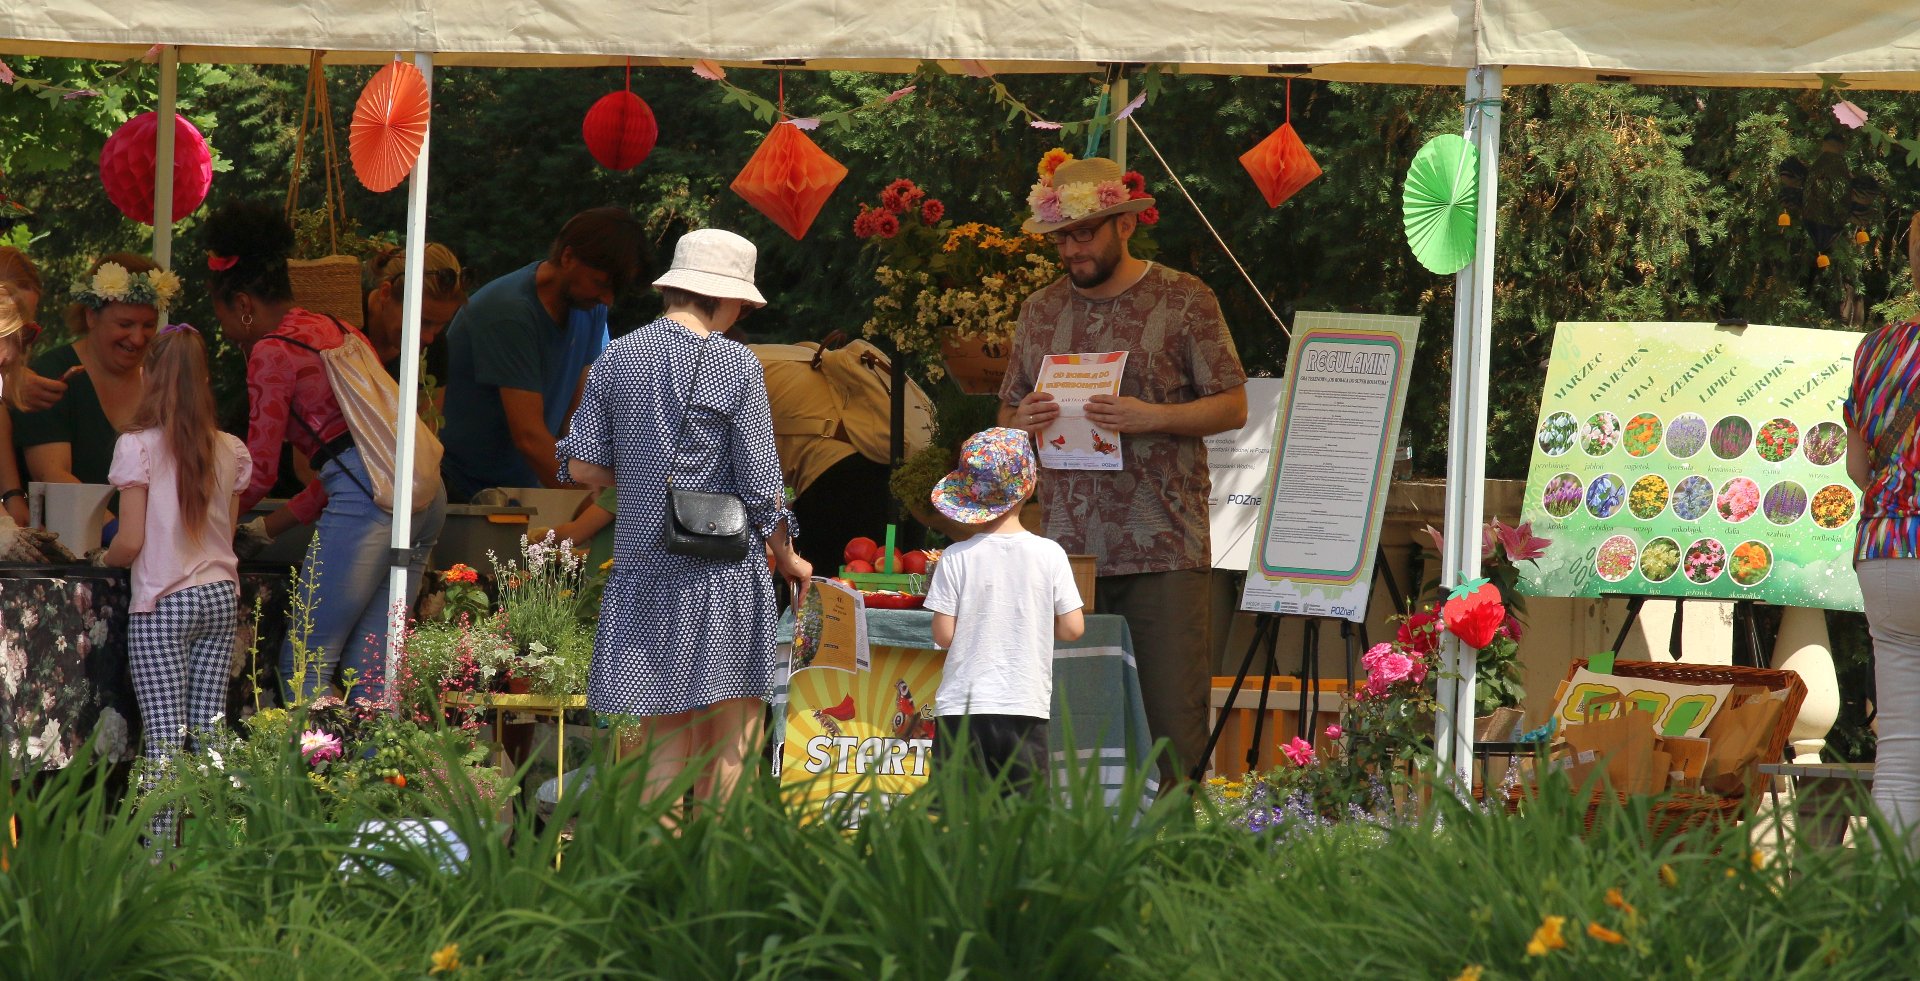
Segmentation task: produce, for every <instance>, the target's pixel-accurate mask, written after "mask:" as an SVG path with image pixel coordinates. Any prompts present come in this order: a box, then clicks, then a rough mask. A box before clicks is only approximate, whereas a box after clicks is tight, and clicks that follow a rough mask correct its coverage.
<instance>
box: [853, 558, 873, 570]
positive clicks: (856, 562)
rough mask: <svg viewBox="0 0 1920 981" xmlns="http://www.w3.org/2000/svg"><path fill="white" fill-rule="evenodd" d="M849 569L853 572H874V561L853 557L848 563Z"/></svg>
mask: <svg viewBox="0 0 1920 981" xmlns="http://www.w3.org/2000/svg"><path fill="white" fill-rule="evenodd" d="M847 571H848V572H851V573H861V572H872V571H873V563H871V562H868V561H865V560H864V559H853V560H851V561H849V562H848V563H847Z"/></svg>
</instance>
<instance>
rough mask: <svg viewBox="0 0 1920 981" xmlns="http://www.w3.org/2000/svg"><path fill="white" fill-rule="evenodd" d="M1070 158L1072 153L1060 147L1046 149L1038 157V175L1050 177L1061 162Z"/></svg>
mask: <svg viewBox="0 0 1920 981" xmlns="http://www.w3.org/2000/svg"><path fill="white" fill-rule="evenodd" d="M1072 159H1073V154H1071V153H1068V152H1067V151H1066V150H1064V149H1062V148H1060V147H1054V148H1053V149H1051V150H1048V151H1047V152H1046V153H1045V154H1043V155H1042V156H1041V157H1040V176H1041V177H1042V178H1051V177H1052V176H1053V172H1054V171H1056V170H1059V169H1060V165H1061V164H1063V163H1066V162H1067V161H1069V160H1072Z"/></svg>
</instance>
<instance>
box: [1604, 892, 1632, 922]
mask: <svg viewBox="0 0 1920 981" xmlns="http://www.w3.org/2000/svg"><path fill="white" fill-rule="evenodd" d="M1607 905H1608V906H1611V907H1613V908H1614V909H1617V910H1620V911H1622V912H1624V913H1626V914H1627V915H1628V916H1632V915H1633V913H1634V909H1633V904H1632V903H1629V902H1627V897H1626V896H1625V895H1624V894H1622V893H1621V892H1620V890H1619V889H1617V888H1615V889H1609V890H1607Z"/></svg>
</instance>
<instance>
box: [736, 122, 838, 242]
mask: <svg viewBox="0 0 1920 981" xmlns="http://www.w3.org/2000/svg"><path fill="white" fill-rule="evenodd" d="M846 176H847V168H846V167H844V166H842V165H841V163H840V162H839V161H838V160H835V159H833V158H832V157H830V156H827V154H826V151H824V150H822V149H820V148H819V147H818V146H816V145H815V144H814V142H813V141H812V140H810V139H808V138H807V134H805V133H803V132H801V131H800V129H799V127H797V126H788V125H786V124H784V123H782V124H779V125H776V126H774V127H773V131H772V132H770V133H768V134H767V138H766V139H765V140H762V141H761V143H760V148H759V149H758V150H755V151H753V157H752V158H751V159H749V160H748V161H747V165H746V166H745V167H742V168H741V169H740V175H739V176H738V177H735V178H734V179H733V185H732V186H733V193H735V194H738V195H740V196H741V197H743V198H745V199H746V201H747V203H748V204H751V205H753V206H754V207H755V208H756V209H758V210H759V211H760V213H761V214H763V215H766V216H767V217H768V218H770V219H772V220H773V223H774V224H776V225H779V226H780V227H781V229H782V230H784V231H785V232H786V233H787V234H788V235H791V236H793V237H794V238H796V239H798V238H804V237H806V234H807V229H808V228H809V227H811V226H812V225H813V219H814V218H815V217H816V216H818V215H819V214H820V209H821V208H822V207H824V206H825V205H826V203H827V198H829V197H832V196H833V189H834V188H836V187H838V186H840V182H841V181H842V180H844V179H845V178H846Z"/></svg>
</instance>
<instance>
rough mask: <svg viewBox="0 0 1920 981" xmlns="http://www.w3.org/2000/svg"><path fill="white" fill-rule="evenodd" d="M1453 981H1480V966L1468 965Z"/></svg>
mask: <svg viewBox="0 0 1920 981" xmlns="http://www.w3.org/2000/svg"><path fill="white" fill-rule="evenodd" d="M1453 981H1480V965H1478V964H1468V965H1467V966H1466V967H1463V968H1461V969H1460V973H1459V974H1456V975H1454V976H1453Z"/></svg>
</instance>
